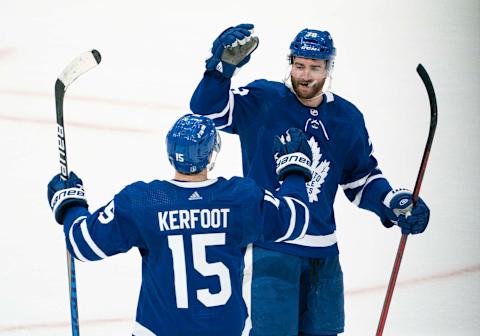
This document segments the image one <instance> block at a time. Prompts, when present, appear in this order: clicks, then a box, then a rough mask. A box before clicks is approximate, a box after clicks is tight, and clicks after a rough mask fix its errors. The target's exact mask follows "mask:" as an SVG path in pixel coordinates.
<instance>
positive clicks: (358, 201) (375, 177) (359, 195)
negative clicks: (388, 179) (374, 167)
mask: <svg viewBox="0 0 480 336" xmlns="http://www.w3.org/2000/svg"><path fill="white" fill-rule="evenodd" d="M379 178H383V175H382V174H378V175H375V176H371V177H369V178H368V179H367V181H366V182H365V184H364V185H363V187H362V189H361V190H360V191H359V192H358V193H357V195H356V196H355V199H354V200H353V201H352V203H353V204H355V205H356V206H358V205H360V202H361V201H362V196H363V191H364V190H365V187H366V186H367V185H368V184H369V183H370V182H372V181H373V180H376V179H379Z"/></svg>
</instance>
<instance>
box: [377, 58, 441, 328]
mask: <svg viewBox="0 0 480 336" xmlns="http://www.w3.org/2000/svg"><path fill="white" fill-rule="evenodd" d="M417 73H418V74H419V76H420V78H421V79H422V81H423V84H424V85H425V88H426V89H427V94H428V100H429V101H430V131H429V132H428V138H427V144H426V145H425V150H424V152H423V158H422V164H421V165H420V169H419V171H418V176H417V181H416V182H415V188H414V190H413V196H412V200H413V206H415V203H417V199H418V194H419V193H420V187H421V186H422V181H423V175H424V174H425V169H426V168H427V162H428V157H429V155H430V148H431V147H432V142H433V137H434V135H435V129H436V128H437V99H436V97H435V90H434V89H433V85H432V81H431V80H430V77H429V76H428V73H427V70H425V68H424V67H423V65H421V64H419V65H418V66H417ZM407 238H408V235H407V234H402V238H401V239H400V244H399V246H398V251H397V256H396V258H395V263H394V265H393V271H392V275H391V276H390V282H389V284H388V289H387V294H386V296H385V301H384V303H383V309H382V315H381V316H380V321H379V322H378V328H377V334H376V336H382V334H383V328H384V327H385V322H386V320H387V315H388V308H389V307H390V302H391V301H392V295H393V290H394V289H395V283H396V282H397V276H398V271H399V269H400V263H401V262H402V256H403V251H404V250H405V245H406V244H407Z"/></svg>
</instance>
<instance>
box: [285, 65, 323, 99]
mask: <svg viewBox="0 0 480 336" xmlns="http://www.w3.org/2000/svg"><path fill="white" fill-rule="evenodd" d="M326 66H327V62H326V61H325V60H315V59H309V58H302V57H295V58H294V59H293V63H292V72H291V79H292V87H293V89H294V90H295V92H296V93H297V96H298V97H299V98H303V99H310V98H313V97H316V96H318V95H319V94H320V93H321V92H322V88H323V84H324V83H325V79H326V78H327V69H326Z"/></svg>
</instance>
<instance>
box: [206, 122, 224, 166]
mask: <svg viewBox="0 0 480 336" xmlns="http://www.w3.org/2000/svg"><path fill="white" fill-rule="evenodd" d="M221 148H222V139H221V138H220V134H219V133H218V131H217V134H216V135H215V145H214V148H213V151H212V154H210V160H209V162H208V165H207V170H208V171H211V170H212V169H213V167H215V161H216V160H217V155H218V153H219V152H220V149H221Z"/></svg>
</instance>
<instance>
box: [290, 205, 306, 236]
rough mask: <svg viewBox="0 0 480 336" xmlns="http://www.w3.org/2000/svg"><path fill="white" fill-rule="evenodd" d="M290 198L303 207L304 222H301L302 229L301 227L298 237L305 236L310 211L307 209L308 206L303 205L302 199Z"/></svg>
mask: <svg viewBox="0 0 480 336" xmlns="http://www.w3.org/2000/svg"><path fill="white" fill-rule="evenodd" d="M292 200H294V201H295V202H297V203H298V204H300V205H301V206H303V209H304V213H305V223H303V229H302V232H301V233H300V237H303V236H305V233H307V229H308V222H309V221H310V211H309V210H308V207H307V206H306V205H305V203H303V202H302V201H300V200H298V199H296V198H292Z"/></svg>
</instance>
